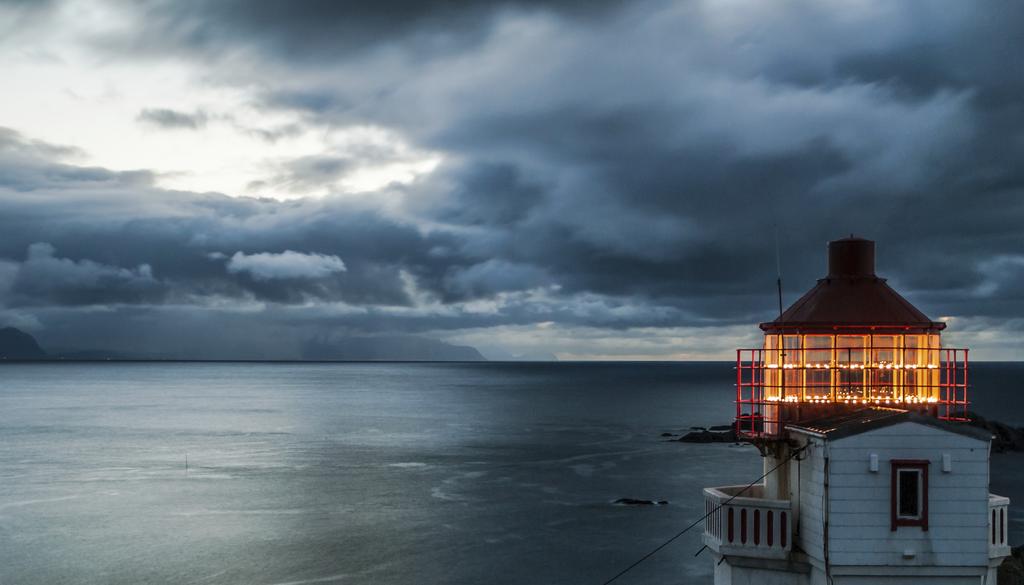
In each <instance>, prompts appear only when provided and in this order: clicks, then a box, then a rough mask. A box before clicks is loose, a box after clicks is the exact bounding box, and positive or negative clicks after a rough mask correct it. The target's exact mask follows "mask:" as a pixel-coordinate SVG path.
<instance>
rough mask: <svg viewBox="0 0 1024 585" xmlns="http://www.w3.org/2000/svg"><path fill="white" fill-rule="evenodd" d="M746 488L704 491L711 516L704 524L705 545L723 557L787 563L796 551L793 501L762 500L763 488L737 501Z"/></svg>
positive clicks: (706, 505)
mask: <svg viewBox="0 0 1024 585" xmlns="http://www.w3.org/2000/svg"><path fill="white" fill-rule="evenodd" d="M745 487H746V486H724V487H711V488H704V509H705V513H706V514H709V515H708V517H707V518H706V519H705V520H704V544H705V545H707V547H708V548H710V549H711V550H712V551H714V552H716V553H719V554H722V555H738V556H746V557H757V558H764V559H785V558H786V557H787V556H788V555H789V551H790V550H791V549H792V547H793V518H792V516H793V514H792V509H791V506H790V503H789V501H788V500H768V499H764V498H762V497H760V496H761V495H762V494H763V493H764V486H762V485H756V486H753V487H751V488H749V489H747V490H746V491H745V492H743V495H742V496H737V497H733V496H734V495H736V494H738V493H740V491H741V490H743V488H745ZM730 498H732V499H731V500H730ZM727 502H728V503H727Z"/></svg>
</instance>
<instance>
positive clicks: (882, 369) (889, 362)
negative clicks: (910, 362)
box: [867, 335, 900, 402]
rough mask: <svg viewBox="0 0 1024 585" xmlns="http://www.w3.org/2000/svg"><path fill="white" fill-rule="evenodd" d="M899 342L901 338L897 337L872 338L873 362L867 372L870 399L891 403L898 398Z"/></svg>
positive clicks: (882, 336) (880, 336) (875, 336)
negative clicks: (897, 367)
mask: <svg viewBox="0 0 1024 585" xmlns="http://www.w3.org/2000/svg"><path fill="white" fill-rule="evenodd" d="M899 342H900V336H897V335H872V336H871V360H870V363H869V365H868V370H867V373H868V398H869V399H871V400H876V401H882V402H890V401H891V400H893V399H895V398H896V385H897V383H898V382H899V380H898V371H899V370H897V369H896V366H897V356H899V355H900V348H899Z"/></svg>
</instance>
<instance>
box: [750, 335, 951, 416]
mask: <svg viewBox="0 0 1024 585" xmlns="http://www.w3.org/2000/svg"><path fill="white" fill-rule="evenodd" d="M939 344H940V341H939V336H938V335H926V334H906V335H895V334H876V335H867V334H864V335H826V334H805V335H788V334H787V335H780V334H770V335H766V336H765V344H764V353H763V359H764V366H765V367H766V368H767V369H768V370H767V372H766V373H765V377H764V390H765V397H766V398H767V399H768V400H784V401H790V402H791V401H812V402H845V403H857V404H860V403H872V404H892V403H903V402H911V403H917V402H934V401H935V400H937V399H938V398H939V386H940V384H939V377H940V372H939V361H940V353H941V351H942V350H941V349H940V345H939Z"/></svg>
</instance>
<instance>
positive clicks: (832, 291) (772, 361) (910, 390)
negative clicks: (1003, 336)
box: [736, 236, 967, 438]
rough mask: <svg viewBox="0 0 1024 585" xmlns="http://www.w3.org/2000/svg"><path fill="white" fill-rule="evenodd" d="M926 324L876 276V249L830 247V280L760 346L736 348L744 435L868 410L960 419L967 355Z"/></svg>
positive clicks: (850, 243)
mask: <svg viewBox="0 0 1024 585" xmlns="http://www.w3.org/2000/svg"><path fill="white" fill-rule="evenodd" d="M945 326H946V324H945V323H942V322H936V321H932V320H931V319H929V318H928V317H927V316H925V315H924V313H922V312H921V311H919V310H918V309H917V308H915V307H914V306H913V305H911V304H910V302H908V301H907V300H906V299H904V298H903V297H902V296H900V295H899V294H898V293H897V292H896V291H895V290H893V289H892V288H891V287H890V286H889V285H888V284H886V281H885V279H884V278H879V277H878V276H876V275H875V243H874V242H873V241H871V240H866V239H862V238H855V237H852V236H851V237H849V238H844V239H841V240H836V241H833V242H830V243H829V245H828V275H827V276H826V277H824V278H822V279H819V280H818V283H817V284H816V285H815V286H814V288H812V289H811V290H810V291H808V292H807V293H806V294H804V295H803V296H802V297H800V299H799V300H797V301H796V302H795V303H793V305H792V306H790V307H789V308H788V309H786V310H785V311H784V312H783V313H782V314H781V315H779V317H778V318H777V319H775V320H774V321H770V322H767V323H762V324H761V325H760V327H761V329H762V330H763V331H764V344H763V346H762V347H760V348H756V349H740V350H738V351H737V363H736V373H737V380H736V389H737V399H736V420H737V428H738V430H739V431H740V433H741V434H743V435H745V436H747V437H748V438H750V437H774V436H779V435H780V434H781V432H782V428H783V426H784V424H785V423H797V422H800V421H801V420H809V419H811V418H818V417H822V416H828V415H830V414H835V413H837V411H843V410H853V409H858V408H864V407H865V406H890V407H897V408H904V409H908V410H915V411H921V412H924V413H927V414H930V415H932V416H935V417H937V418H941V419H946V420H963V419H964V418H965V417H966V410H967V350H966V349H953V348H946V347H943V346H942V338H941V332H942V330H943V329H944V328H945Z"/></svg>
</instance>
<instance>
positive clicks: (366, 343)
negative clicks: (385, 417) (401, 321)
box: [302, 336, 486, 362]
mask: <svg viewBox="0 0 1024 585" xmlns="http://www.w3.org/2000/svg"><path fill="white" fill-rule="evenodd" d="M302 359H305V360H338V361H413V362H419V361H423V362H426V361H438V362H478V361H486V358H484V356H482V355H480V352H479V351H477V350H476V348H474V347H470V346H468V345H452V344H450V343H445V342H443V341H439V340H437V339H428V338H426V337H414V336H384V337H342V338H337V339H330V340H327V339H314V340H311V341H309V342H307V343H306V344H305V345H304V346H303V347H302Z"/></svg>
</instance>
